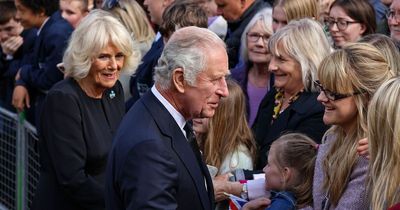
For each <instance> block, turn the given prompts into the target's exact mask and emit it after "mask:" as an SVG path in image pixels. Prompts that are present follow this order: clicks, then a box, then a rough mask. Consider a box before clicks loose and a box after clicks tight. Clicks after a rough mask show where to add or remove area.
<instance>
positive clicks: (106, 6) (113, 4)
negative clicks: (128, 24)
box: [103, 0, 119, 9]
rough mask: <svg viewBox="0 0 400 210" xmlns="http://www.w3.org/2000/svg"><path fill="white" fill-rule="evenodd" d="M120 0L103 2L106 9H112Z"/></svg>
mask: <svg viewBox="0 0 400 210" xmlns="http://www.w3.org/2000/svg"><path fill="white" fill-rule="evenodd" d="M118 2H119V0H105V2H104V3H103V7H104V9H112V8H114V7H115V6H116V5H117V4H118Z"/></svg>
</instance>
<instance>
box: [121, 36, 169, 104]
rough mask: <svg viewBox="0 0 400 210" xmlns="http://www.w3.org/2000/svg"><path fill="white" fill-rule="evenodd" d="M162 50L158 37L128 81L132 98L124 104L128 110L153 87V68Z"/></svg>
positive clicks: (161, 40)
mask: <svg viewBox="0 0 400 210" xmlns="http://www.w3.org/2000/svg"><path fill="white" fill-rule="evenodd" d="M163 49H164V41H163V38H162V37H160V38H159V39H158V40H157V41H155V42H154V43H153V44H152V45H151V48H150V50H149V51H148V52H147V53H146V55H144V57H143V58H142V63H141V64H140V65H139V67H138V68H137V70H136V73H135V75H134V76H133V77H132V78H131V80H130V91H131V94H132V98H131V99H129V101H128V102H127V103H126V104H127V105H126V106H127V108H128V109H129V108H130V107H131V106H132V105H133V104H134V103H135V102H136V101H137V100H139V98H140V97H142V96H143V95H144V94H145V93H146V92H147V91H148V90H150V88H151V87H152V86H153V84H154V81H153V74H154V67H155V66H156V65H157V62H158V59H159V58H160V56H161V53H162V51H163Z"/></svg>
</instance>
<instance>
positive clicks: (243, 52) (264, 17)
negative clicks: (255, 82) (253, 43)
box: [240, 7, 273, 63]
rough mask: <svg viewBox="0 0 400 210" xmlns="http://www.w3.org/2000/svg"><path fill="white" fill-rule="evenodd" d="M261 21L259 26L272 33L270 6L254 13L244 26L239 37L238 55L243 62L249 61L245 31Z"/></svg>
mask: <svg viewBox="0 0 400 210" xmlns="http://www.w3.org/2000/svg"><path fill="white" fill-rule="evenodd" d="M259 22H261V27H262V29H263V30H264V32H265V33H268V34H270V35H272V34H273V31H272V8H270V7H267V8H264V9H262V10H260V11H259V12H257V14H255V15H254V17H253V18H252V19H251V20H250V22H249V24H247V26H246V28H245V29H244V31H243V33H242V37H241V39H240V42H241V46H240V57H241V58H242V59H243V61H244V62H245V63H248V62H249V53H248V46H247V33H248V32H249V31H250V30H251V29H252V28H253V27H254V26H255V25H256V24H257V23H259Z"/></svg>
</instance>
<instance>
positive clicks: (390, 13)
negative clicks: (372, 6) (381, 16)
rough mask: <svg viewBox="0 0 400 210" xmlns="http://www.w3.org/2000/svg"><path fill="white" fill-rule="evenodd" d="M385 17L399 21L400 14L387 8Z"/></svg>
mask: <svg viewBox="0 0 400 210" xmlns="http://www.w3.org/2000/svg"><path fill="white" fill-rule="evenodd" d="M386 18H387V19H394V20H396V21H400V14H399V13H396V11H393V10H389V11H387V12H386Z"/></svg>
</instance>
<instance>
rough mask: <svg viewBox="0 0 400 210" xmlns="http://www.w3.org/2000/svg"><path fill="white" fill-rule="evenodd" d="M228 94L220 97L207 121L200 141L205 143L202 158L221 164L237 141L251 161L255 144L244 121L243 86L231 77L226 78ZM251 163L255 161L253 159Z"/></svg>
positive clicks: (231, 151)
mask: <svg viewBox="0 0 400 210" xmlns="http://www.w3.org/2000/svg"><path fill="white" fill-rule="evenodd" d="M227 86H228V90H229V96H228V97H226V98H223V99H221V102H220V103H219V105H218V108H217V109H216V111H215V114H214V116H213V117H212V118H211V119H210V121H209V126H208V127H209V129H208V132H207V134H206V135H205V136H203V139H202V140H201V143H200V145H204V146H203V147H204V149H203V152H204V157H205V162H206V163H207V164H209V165H213V166H215V167H217V168H218V169H219V168H220V166H221V164H222V162H223V161H224V159H225V158H226V156H227V155H229V154H232V153H233V152H235V150H237V148H238V147H239V146H240V145H243V146H245V147H246V148H247V149H248V151H249V156H250V157H252V159H253V162H254V160H255V156H256V144H255V141H254V138H253V135H252V132H251V129H250V128H249V126H248V124H247V119H246V99H245V96H244V94H243V91H242V88H241V87H240V86H239V85H238V84H237V83H236V82H235V81H233V80H230V79H228V80H227ZM253 164H254V163H253Z"/></svg>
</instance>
